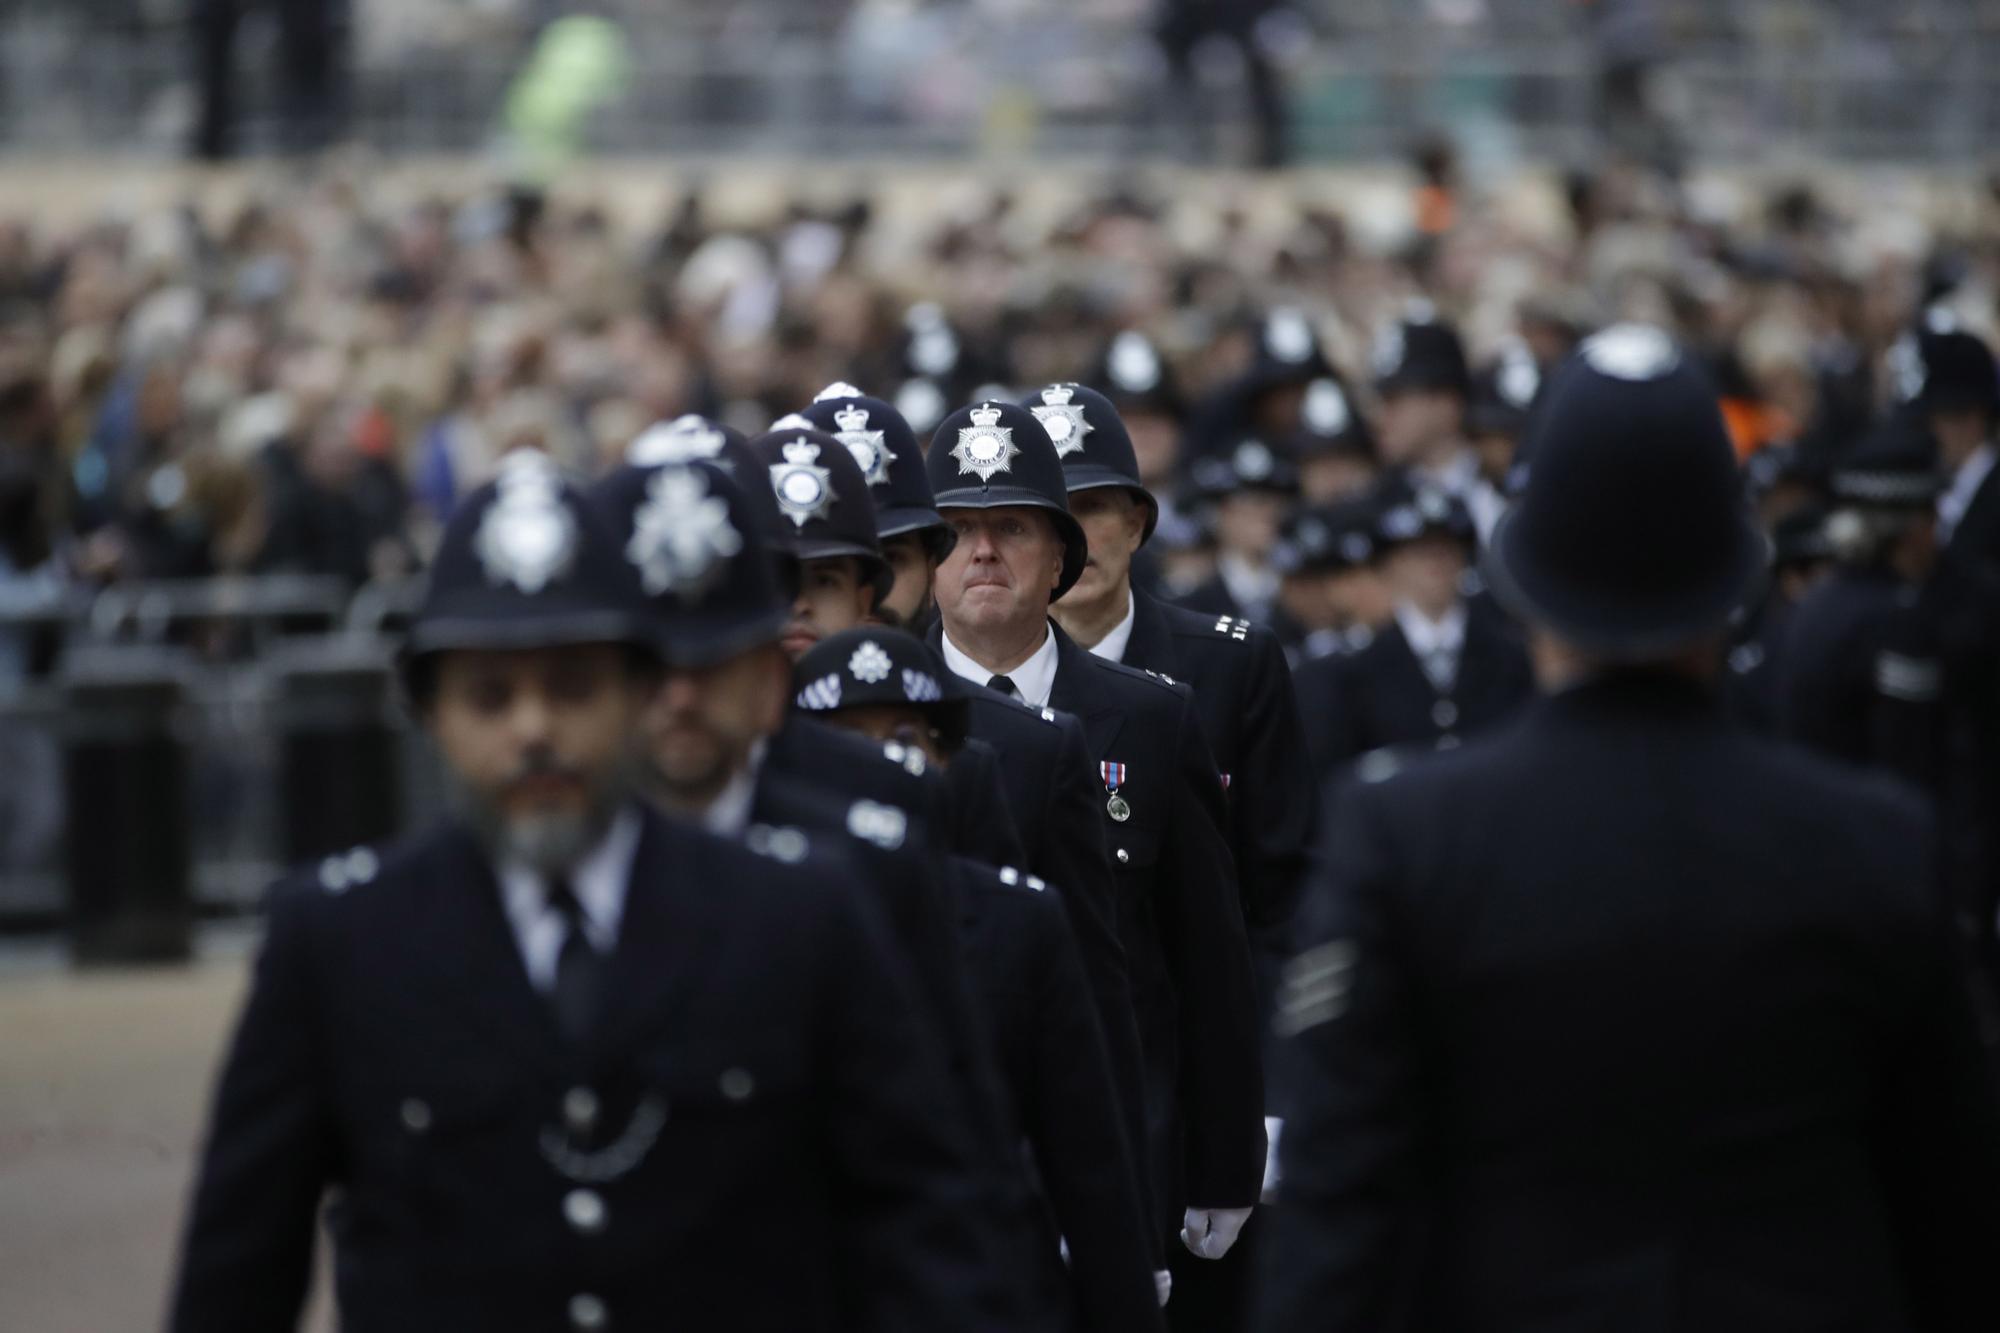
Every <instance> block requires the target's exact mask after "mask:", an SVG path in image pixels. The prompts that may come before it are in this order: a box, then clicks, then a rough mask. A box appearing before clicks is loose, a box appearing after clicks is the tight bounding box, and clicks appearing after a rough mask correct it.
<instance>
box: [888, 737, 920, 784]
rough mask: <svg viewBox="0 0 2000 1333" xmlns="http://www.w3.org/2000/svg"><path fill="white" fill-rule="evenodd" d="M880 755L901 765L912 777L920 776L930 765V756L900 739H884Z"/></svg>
mask: <svg viewBox="0 0 2000 1333" xmlns="http://www.w3.org/2000/svg"><path fill="white" fill-rule="evenodd" d="M882 757H883V758H884V759H887V760H888V761H889V762H890V763H892V764H900V765H902V768H903V771H904V772H905V773H908V774H909V775H910V776H911V777H913V778H920V777H922V776H923V775H924V773H925V771H926V770H928V769H929V767H930V762H931V761H930V756H928V755H926V754H925V753H924V752H923V751H922V750H920V749H918V748H917V747H916V746H914V745H905V744H903V743H902V742H901V741H884V742H883V743H882Z"/></svg>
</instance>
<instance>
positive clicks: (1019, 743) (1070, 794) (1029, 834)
mask: <svg viewBox="0 0 2000 1333" xmlns="http://www.w3.org/2000/svg"><path fill="white" fill-rule="evenodd" d="M942 638H943V631H942V630H941V629H939V628H938V627H937V626H936V625H933V626H932V628H931V646H932V647H933V648H935V649H938V651H940V652H942V651H943V649H942V647H941V646H940V645H941V643H942ZM966 693H967V694H968V695H969V696H970V697H971V719H972V721H971V726H972V735H973V738H974V739H975V740H979V741H982V742H984V743H985V744H986V745H988V746H990V747H991V748H992V749H993V751H994V752H995V753H996V754H998V755H1000V756H1002V761H1001V763H1000V765H999V772H1000V778H1001V782H1002V783H1003V790H1002V800H1003V801H1004V804H1005V811H1004V817H1005V818H1007V819H1008V821H1009V822H1010V823H1011V824H1012V825H1013V827H1014V829H1015V830H1016V833H1017V836H1018V837H1019V839H1020V842H1021V845H1022V847H1023V849H1024V850H1025V852H1026V864H1025V866H1024V867H1023V868H1024V869H1026V870H1028V871H1030V872H1031V873H1033V874H1034V875H1036V876H1038V877H1039V878H1041V879H1042V880H1043V881H1044V882H1046V883H1048V884H1051V885H1053V886H1054V887H1055V888H1056V890H1057V891H1058V892H1059V893H1060V894H1061V895H1062V902H1063V906H1064V907H1065V908H1066V909H1067V910H1068V912H1069V920H1070V929H1071V931H1072V933H1073V934H1074V936H1075V940H1076V946H1077V950H1078V952H1079V953H1080V954H1081V955H1082V957H1083V970H1084V975H1085V976H1086V977H1088V978H1089V979H1090V989H1091V994H1092V995H1093V996H1094V997H1095V999H1096V1001H1097V1016H1098V1021H1099V1022H1100V1023H1101V1024H1103V1027H1104V1040H1105V1045H1106V1046H1107V1048H1108V1049H1109V1051H1110V1055H1111V1073H1112V1079H1113V1081H1114V1083H1115V1084H1116V1086H1117V1088H1118V1093H1119V1100H1120V1102H1121V1104H1122V1106H1123V1109H1124V1112H1125V1128H1126V1133H1127V1136H1128V1137H1129V1138H1130V1140H1131V1141H1132V1143H1133V1144H1135V1145H1138V1144H1143V1143H1145V1142H1146V1141H1147V1139H1146V1115H1145V1106H1146V1099H1145V1075H1144V1064H1143V1061H1142V1059H1141V1056H1140V1046H1139V1029H1138V1017H1137V1008H1136V1005H1135V1002H1134V991H1133V979H1132V973H1131V968H1130V962H1129V960H1128V958H1127V954H1126V949H1125V945H1124V943H1123V942H1122V941H1121V939H1120V936H1119V912H1118V897H1117V886H1116V884H1115V882H1114V881H1113V879H1112V876H1111V868H1110V865H1109V862H1108V859H1107V857H1106V853H1105V846H1104V832H1103V829H1102V828H1101V823H1102V819H1101V816H1100V814H1099V812H1100V811H1101V810H1102V808H1103V806H1102V800H1103V797H1102V792H1103V788H1102V786H1100V785H1098V784H1097V783H1096V781H1095V774H1094V772H1093V771H1092V770H1093V768H1094V764H1093V763H1092V761H1091V759H1090V755H1089V751H1088V750H1087V749H1086V748H1085V745H1084V738H1083V728H1082V725H1081V724H1080V723H1078V721H1077V720H1076V719H1075V718H1073V717H1067V716H1065V715H1063V714H1061V713H1057V712H1055V711H1053V710H1045V709H1038V708H1030V707H1028V706H1027V705H1026V704H1023V703H1021V702H1020V701H1019V700H1016V699H1013V698H1010V697H1008V696H1006V695H1002V694H998V693H996V692H994V691H992V690H989V689H986V688H985V687H984V686H979V685H967V686H966ZM964 758H965V755H964V754H961V755H960V757H959V760H960V761H963V759H964ZM972 771H973V770H970V769H963V768H961V762H959V761H955V762H954V763H953V764H952V766H951V768H950V769H949V770H948V772H947V774H946V781H947V783H948V784H949V785H950V786H951V787H952V788H953V792H952V795H953V799H954V800H960V801H965V800H975V799H978V798H977V796H976V792H977V789H976V788H973V787H971V786H970V784H969V782H968V779H967V777H966V776H964V775H965V774H968V773H970V772H972ZM961 784H964V785H961ZM984 799H986V800H989V801H990V800H991V798H990V797H987V798H984ZM1134 1150H1135V1151H1140V1150H1139V1149H1137V1148H1136V1147H1135V1149H1134ZM1141 1187H1142V1188H1146V1189H1147V1190H1148V1198H1149V1200H1150V1182H1149V1181H1148V1180H1147V1178H1146V1177H1144V1176H1143V1175H1142V1177H1141Z"/></svg>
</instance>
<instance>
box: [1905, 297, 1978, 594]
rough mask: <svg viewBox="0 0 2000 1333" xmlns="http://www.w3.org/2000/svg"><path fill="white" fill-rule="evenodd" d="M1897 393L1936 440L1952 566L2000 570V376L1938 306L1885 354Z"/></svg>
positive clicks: (1944, 538) (1944, 537) (1944, 536)
mask: <svg viewBox="0 0 2000 1333" xmlns="http://www.w3.org/2000/svg"><path fill="white" fill-rule="evenodd" d="M1889 360H1890V372H1891V374H1892V375H1893V376H1894V377H1895V384H1894V387H1895V388H1896V390H1897V392H1898V396H1899V397H1900V398H1901V399H1902V400H1903V401H1904V402H1905V403H1907V404H1908V405H1909V406H1910V407H1911V408H1912V409H1913V410H1914V411H1915V412H1916V413H1917V414H1918V415H1919V416H1920V417H1921V419H1922V420H1923V423H1924V425H1925V427H1926V428H1927V429H1928V430H1929V431H1930V433H1931V435H1932V436H1933V437H1934V438H1935V439H1936V440H1937V443H1938V449H1939V453H1940V455H1941V457H1940V462H1941V464H1942V466H1943V469H1944V473H1945V477H1946V482H1945V485H1944V487H1943V488H1942V489H1941V491H1940V492H1939V494H1938V498H1937V514H1938V534H1937V535H1938V540H1939V542H1940V543H1942V544H1943V546H1944V549H1945V552H1946V555H1947V558H1948V560H1949V561H1951V562H1953V563H1958V562H1967V563H1972V564H1982V565H1987V566H1995V567H2000V477H1996V476H1995V475H1994V474H1995V468H1994V463H1995V462H1996V461H2000V446H1996V444H1995V443H1994V438H1993V433H1994V428H1995V426H1996V425H2000V371H1996V369H1995V367H1994V363H1993V353H1992V351H1991V349H1989V348H1988V347H1987V346H1986V343H1985V342H1984V341H1983V340H1982V339H1981V338H1980V337H1979V336H1978V335H1977V334H1975V333H1973V332H1971V331H1970V330H1968V329H1964V328H1961V327H1959V326H1958V324H1957V322H1956V320H1955V319H1953V317H1952V316H1951V315H1950V313H1949V312H1948V311H1946V310H1944V309H1933V310H1931V311H1930V312H1927V313H1926V315H1925V316H1924V319H1923V321H1922V323H1921V324H1920V326H1919V327H1918V328H1917V329H1916V331H1915V332H1913V333H1911V334H1908V335H1906V336H1905V337H1904V338H1902V339H1900V340H1899V341H1898V342H1897V343H1896V344H1895V346H1893V347H1892V348H1891V349H1890V354H1889Z"/></svg>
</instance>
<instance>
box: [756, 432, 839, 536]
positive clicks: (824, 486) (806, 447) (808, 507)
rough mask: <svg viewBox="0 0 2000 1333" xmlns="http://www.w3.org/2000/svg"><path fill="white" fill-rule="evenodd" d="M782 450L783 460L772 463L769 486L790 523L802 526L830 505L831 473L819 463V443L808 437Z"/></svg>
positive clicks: (831, 505) (795, 441)
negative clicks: (809, 439)
mask: <svg viewBox="0 0 2000 1333" xmlns="http://www.w3.org/2000/svg"><path fill="white" fill-rule="evenodd" d="M784 453H785V461H784V462H782V463H773V464H771V490H772V492H773V493H775V494H776V495H777V497H778V508H779V509H781V510H783V511H784V514H785V517H786V518H789V519H790V520H792V526H793V527H795V528H803V527H804V526H805V525H806V524H807V523H810V522H811V521H812V520H813V519H816V518H825V517H826V511H827V510H829V509H831V508H832V507H833V473H832V472H831V471H829V470H828V469H826V468H823V467H821V466H819V463H818V459H819V446H818V445H816V444H813V443H811V442H810V441H807V440H794V441H793V442H792V443H790V444H788V445H785V446H784Z"/></svg>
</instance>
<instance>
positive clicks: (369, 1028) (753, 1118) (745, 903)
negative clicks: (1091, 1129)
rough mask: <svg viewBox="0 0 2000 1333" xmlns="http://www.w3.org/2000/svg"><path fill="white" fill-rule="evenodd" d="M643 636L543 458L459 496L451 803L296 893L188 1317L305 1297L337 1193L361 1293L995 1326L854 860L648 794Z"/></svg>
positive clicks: (531, 1321)
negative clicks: (634, 791) (729, 825)
mask: <svg viewBox="0 0 2000 1333" xmlns="http://www.w3.org/2000/svg"><path fill="white" fill-rule="evenodd" d="M650 642H651V627H650V625H649V624H648V623H647V620H646V615H645V611H644V608H643V605H642V604H641V602H640V599H639V594H638V590H637V587H636V586H635V584H634V582H633V580H632V578H631V574H630V572H629V570H628V568H627V566H626V565H625V563H624V562H623V561H622V560H621V559H620V558H619V555H618V549H617V545H616V543H615V542H614V541H613V540H612V539H611V538H610V536H609V534H608V533H607V532H606V531H605V530H604V529H603V528H602V527H601V526H600V525H599V523H598V521H597V519H596V518H595V516H594V515H592V514H591V513H590V512H589V510H588V509H587V508H586V507H585V505H584V504H583V503H582V501H581V500H580V498H579V497H578V496H577V495H576V494H575V492H573V491H571V490H570V489H568V488H567V487H566V486H564V485H563V484H562V482H561V481H560V479H559V478H558V477H557V476H556V475H555V472H554V470H553V468H552V467H550V465H548V463H547V462H546V460H543V459H540V458H539V457H538V456H536V455H519V456H517V457H516V458H514V459H512V460H510V461H509V462H508V463H507V464H506V465H505V466H504V467H503V469H502V471H501V473H500V476H499V478H498V479H497V481H496V482H494V483H493V484H491V485H489V486H487V487H485V488H483V489H482V490H481V491H479V492H477V493H475V494H474V495H473V496H472V497H471V498H470V499H469V500H468V502H467V503H466V504H465V505H464V506H462V507H461V508H460V510H459V511H458V513H457V514H456V515H455V516H454V517H453V520H452V522H451V523H450V525H449V526H448V527H447V529H446V531H445V534H444V539H443V542H442V545H441V547H440V551H439V555H438V558H437V562H436V565H435V568H434V570H433V574H432V578H431V582H430V586H429V590H428V592H427V594H426V596H425V600H424V602H423V605H422V606H421V608H420V609H419V611H418V614H417V616H416V619H415V622H414V624H413V626H412V629H411V632H410V638H409V640H408V643H407V654H406V657H405V664H406V670H407V675H408V680H409V684H410V686H411V692H412V694H413V696H414V698H415V699H416V701H417V703H418V706H419V708H420V709H421V711H422V715H423V719H424V722H425V725H426V727H427V729H428V730H429V732H430V734H431V737H432V738H433V740H434V741H435V742H436V743H437V746H438V748H439V750H440V751H441V753H442V755H443V758H444V760H445V764H446V767H447V769H448V772H449V774H450V777H451V781H452V789H453V794H454V798H455V799H454V806H455V813H454V815H453V816H452V817H451V818H450V819H449V820H448V821H447V822H445V823H443V824H441V825H440V826H438V827H436V828H433V829H431V830H429V831H427V832H425V833H422V834H419V835H417V836H416V837H414V838H412V839H411V840H410V841H408V842H406V843H403V844H400V845H398V846H396V847H393V848H389V849H386V850H384V851H382V852H379V853H377V852H375V851H372V850H370V849H367V848H361V849H357V850H355V851H353V852H350V853H347V854H344V855H339V856H334V857H330V858H328V859H327V860H326V861H325V862H323V863H322V864H321V865H320V866H319V867H318V868H317V871H316V872H315V873H313V874H311V875H310V876H308V877H306V878H303V879H301V880H297V881H292V882H288V883H286V884H283V885H281V886H280V887H279V889H278V890H277V891H276V893H275V894H274V896H273V899H272V903H271V913H270V923H269V928H268V934H267V937H266V943H265V946H264V952H263V956H262V958H261V960H260V961H259V964H258V967H257V971H256V975H255V978H254V980H253V982H252V985H251V991H250V996H249V999H248V1001H247V1003H246V1007H245V1011H244V1015H243V1019H242V1023H241V1025H240V1027H239V1029H238V1031H237V1034H236V1037H235V1040H234V1043H233V1045H232V1047H231V1049H230V1052H229V1054H228V1056H227V1058H226V1061H225V1064H224V1068H223V1072H222V1076H221V1083H220V1088H219V1091H218V1093H217V1097H216V1102H215V1107H214V1112H213V1123H212V1128H211V1133H210V1137H209V1141H208V1144H207V1147H206V1150H205V1152H204V1156H203V1160H202V1165H201V1170H200V1179H199V1183H198V1185H197V1187H196V1191H195V1197H194V1203H193V1208H192V1212H191V1215H190V1219H189V1222H188V1227H187V1233H186V1238H185V1248H184V1252H183V1255H182V1259H181V1265H180V1276H179V1281H178V1284H177V1289H176V1292H175V1296H174V1305H173V1312H172V1325H173V1327H175V1328H176V1329H187V1330H211V1329H229V1328H245V1329H250V1328H257V1329H269V1328H285V1327H290V1326H292V1324H293V1323H294V1322H295V1320H296V1318H297V1316H298V1311H299V1307H300V1304H301V1302H302V1300H303V1297H304V1295H305V1291H306V1286H307V1282H308V1279H309V1276H310V1274H311V1271H312V1267H313V1265H312V1249H313V1239H314V1233H315V1231H316V1229H317V1227H318V1224H319V1205H320V1201H321V1197H322V1195H323V1194H325V1193H327V1192H328V1191H330V1190H331V1191H337V1194H338V1201H337V1203H335V1204H334V1206H333V1207H332V1208H331V1210H330V1211H329V1213H328V1228H329V1231H330V1232H331V1234H332V1238H333V1243H334V1246H335V1252H336V1259H335V1264H334V1271H335V1274H336V1278H335V1281H336V1288H337V1296H338V1300H339V1304H340V1307H341V1314H342V1319H343V1323H344V1324H345V1325H346V1326H349V1327H354V1328H449V1327H478V1328H490V1329H548V1328H563V1327H568V1328H575V1329H584V1330H588V1329H600V1328H606V1327H611V1326H614V1325H629V1326H637V1327H662V1326H665V1325H666V1324H668V1323H670V1322H673V1321H674V1320H676V1319H679V1318H682V1317H684V1316H685V1314H686V1312H687V1311H690V1310H699V1311H703V1312H704V1317H705V1318H706V1319H707V1321H708V1322H710V1323H719V1324H722V1325H726V1326H730V1327H736V1328H742V1329H746V1330H748V1329H768V1328H775V1327H783V1328H841V1327H846V1328H869V1329H874V1328H881V1327H901V1328H909V1329H913V1330H914V1329H936V1328H941V1327H954V1326H957V1325H958V1323H959V1322H960V1321H964V1320H967V1319H970V1320H972V1321H973V1322H975V1323H980V1324H982V1325H985V1324H987V1321H986V1320H985V1319H984V1318H983V1317H982V1316H981V1314H980V1313H979V1311H978V1308H977V1305H976V1303H975V1302H976V1295H975V1293H978V1292H980V1291H982V1290H984V1289H987V1288H988V1287H990V1285H991V1283H992V1280H993V1275H992V1274H991V1273H990V1272H988V1271H984V1267H983V1265H984V1262H985V1261H984V1259H983V1258H982V1251H983V1249H984V1247H983V1245H982V1244H981V1243H980V1241H979V1238H978V1235H977V1228H976V1226H975V1225H974V1224H973V1223H972V1221H971V1219H972V1218H973V1216H975V1215H976V1211H977V1196H978V1193H979V1186H978V1183H977V1178H976V1172H975V1170H974V1168H973V1166H972V1158H971V1148H970V1146H969V1144H968V1143H967V1141H966V1136H965V1134H964V1132H963V1130H962V1128H961V1127H960V1126H959V1125H958V1124H957V1123H955V1121H954V1119H953V1116H952V1109H951V1108H952V1102H951V1098H950V1094H949V1093H948V1092H947V1090H946V1086H945V1082H944V1074H943V1069H942V1066H941V1062H940V1058H939V1055H938V1052H937V1050H936V1047H935V1045H934V1044H933V1043H932V1042H931V1041H930V1040H929V1039H928V1036H927V1034H926V1033H925V1031H924V1030H923V1028H921V1027H920V1026H919V1025H917V1024H916V1023H914V1022H913V1021H912V1009H913V1006H914V1004H915V1003H916V1000H915V990H914V985H913V983H912V982H911V980H910V976H909V973H908V971H907V969H906V968H905V967H904V965H903V964H902V962H901V961H900V960H899V958H898V957H897V956H896V953H895V952H894V950H893V948H892V947H891V946H890V944H889V943H888V941H887V938H886V935H885V931H884V928H883V926H882V925H881V923H880V921H879V918H878V917H877V916H876V914H875V913H874V912H873V911H872V909H871V908H870V906H869V904H868V903H867V901H866V899H865V898H864V896H863V895H862V893H861V892H860V890H859V887H858V886H856V885H854V884H853V883H852V881H850V880H848V879H847V878H846V877H845V876H843V875H840V874H838V873H828V872H826V870H825V869H824V868H821V869H818V870H816V871H815V872H813V873H812V874H810V875H808V874H806V873H803V872H802V871H800V870H798V869H795V868H794V866H793V865H791V864H788V863H793V862H797V861H799V860H800V859H801V858H802V857H803V856H804V854H805V852H806V847H805V845H804V839H803V837H802V835H799V834H797V833H796V832H789V834H788V835H780V834H776V833H774V834H773V835H772V836H771V837H770V838H769V839H767V840H766V847H767V850H768V852H769V855H764V856H760V855H757V854H754V853H752V852H750V851H748V850H745V849H744V848H742V847H738V846H736V845H733V844H730V843H727V842H723V841H720V840H717V839H714V838H711V837H709V836H708V835H706V834H704V833H701V832H699V831H696V830H693V829H690V828H687V827H685V826H681V825H675V824H670V823H667V822H664V821H662V820H660V819H658V818H657V817H655V816H653V815H652V814H650V813H648V812H647V811H646V810H645V809H644V808H643V807H642V806H641V805H639V804H638V803H637V802H635V801H634V800H633V799H632V796H631V793H630V789H629V787H628V785H627V774H628V773H629V771H630V768H629V760H630V747H629V738H630V737H631V736H632V735H633V733H634V732H635V730H636V726H637V722H638V718H639V714H640V711H641V709H642V708H643V707H644V704H645V701H646V699H647V696H648V694H649V693H650V691H651V689H652V687H653V685H654V683H655V680H656V676H655V673H654V667H653V665H652V660H651V654H650V646H649V645H650ZM716 885H727V886H728V888H729V892H728V893H726V894H725V893H717V892H715V891H714V887H715V886H716ZM774 1034H783V1035H784V1039H783V1040H774ZM774 1274H782V1275H783V1277H784V1280H783V1281H773V1280H772V1279H773V1275H774ZM988 1326H990V1325H988Z"/></svg>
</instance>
